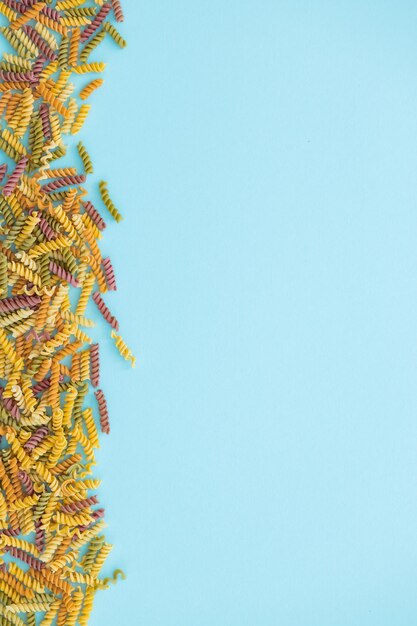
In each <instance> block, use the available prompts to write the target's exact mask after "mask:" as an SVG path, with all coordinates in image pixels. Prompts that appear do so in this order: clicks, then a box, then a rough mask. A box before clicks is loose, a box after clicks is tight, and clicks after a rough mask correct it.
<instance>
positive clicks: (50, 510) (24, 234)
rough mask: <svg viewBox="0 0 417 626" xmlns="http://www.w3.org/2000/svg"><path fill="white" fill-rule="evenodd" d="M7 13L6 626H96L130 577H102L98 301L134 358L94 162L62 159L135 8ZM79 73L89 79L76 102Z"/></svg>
mask: <svg viewBox="0 0 417 626" xmlns="http://www.w3.org/2000/svg"><path fill="white" fill-rule="evenodd" d="M0 13H1V14H3V16H4V17H5V18H6V20H7V22H8V25H7V26H4V27H2V28H1V32H2V34H3V36H4V38H5V39H6V41H7V42H8V44H9V46H10V52H8V53H5V54H4V55H3V58H2V60H1V62H0V112H1V117H2V127H1V130H0V150H1V151H2V153H3V158H2V159H1V160H0V438H1V439H0V625H1V626H3V625H7V626H9V625H11V624H13V625H15V626H22V625H23V624H28V625H31V626H35V625H36V624H43V626H48V625H51V624H55V623H56V624H58V625H61V626H63V625H64V624H65V625H66V626H75V624H80V625H85V624H87V622H88V618H89V615H90V612H91V609H92V605H93V599H94V595H95V593H96V591H97V590H99V589H102V588H105V587H107V586H108V585H109V583H110V582H112V581H113V580H115V579H116V578H117V577H118V576H119V575H123V573H122V572H120V571H116V572H115V573H114V575H113V577H112V579H111V580H110V579H104V580H103V579H100V578H99V573H100V570H101V568H102V565H103V563H104V561H105V559H106V557H107V556H108V554H109V552H110V549H111V546H110V545H109V544H108V543H106V541H105V537H104V535H103V528H104V521H103V515H104V511H103V509H102V508H100V507H99V501H98V499H97V496H96V495H95V493H94V492H95V490H96V489H97V488H98V487H99V481H98V480H96V479H95V478H94V477H93V474H92V468H93V466H94V463H95V450H96V448H97V447H98V446H99V431H100V430H101V431H103V432H104V433H109V431H110V424H109V417H108V410H107V404H106V398H105V396H104V393H103V391H102V390H101V389H100V364H99V361H100V353H99V345H98V344H97V343H94V342H93V341H92V339H91V338H90V337H89V335H88V332H89V328H90V327H92V326H94V322H93V320H92V319H89V318H88V317H87V316H86V308H87V304H88V302H89V301H90V300H91V302H94V305H93V306H96V307H97V309H98V311H100V313H101V315H102V316H103V318H104V320H105V321H106V323H107V324H108V329H109V333H110V334H111V337H112V338H113V340H114V342H115V345H116V348H117V349H118V350H119V352H120V354H121V355H122V356H123V357H124V358H126V359H127V360H129V361H130V362H131V364H132V365H134V363H135V359H134V357H133V355H132V353H131V351H130V349H129V348H128V347H127V345H126V344H125V342H124V341H123V339H122V337H121V336H120V335H119V334H118V330H119V323H118V321H117V319H116V318H115V316H114V315H112V313H111V311H110V310H109V308H108V306H107V304H106V302H105V300H106V296H105V294H106V292H108V291H112V290H115V289H116V279H115V275H114V270H113V266H112V263H111V261H110V259H109V258H103V257H102V255H101V252H100V249H99V245H98V241H99V240H100V239H101V237H102V232H103V230H104V229H105V227H106V223H105V221H104V219H103V217H102V215H101V214H100V212H99V209H98V208H96V207H95V206H94V205H93V203H92V202H91V201H90V200H89V199H88V198H87V192H86V189H85V188H84V187H83V183H85V180H86V176H87V175H88V174H91V173H93V165H92V162H91V158H90V156H89V154H88V152H87V150H86V148H85V146H84V145H83V143H82V142H80V143H78V146H77V148H78V152H79V156H77V157H76V159H77V162H78V163H79V167H70V166H67V165H61V164H59V163H58V161H59V159H61V158H62V157H64V155H65V154H66V152H67V148H66V144H65V142H64V136H65V135H69V134H76V133H78V132H79V131H80V129H81V127H82V125H83V123H84V121H85V119H86V116H87V114H88V112H89V109H90V105H89V104H87V103H86V102H85V100H87V99H88V98H89V97H90V96H91V94H92V93H93V92H94V90H96V89H97V88H98V87H100V86H101V84H102V83H103V81H102V79H101V78H97V76H96V74H97V73H98V72H102V71H103V69H104V63H102V62H101V61H91V59H90V55H91V54H92V53H93V51H94V50H95V48H96V47H97V46H98V44H100V42H102V41H103V40H104V39H105V38H109V37H110V38H111V39H113V40H114V41H115V42H116V43H117V44H118V45H119V46H121V47H124V46H125V41H124V39H123V38H122V36H121V35H120V34H119V32H118V30H117V29H116V27H115V25H114V24H113V23H112V22H114V21H117V22H121V21H123V11H122V7H121V5H120V2H119V0H111V1H109V2H104V1H99V0H96V1H95V2H91V1H89V2H84V1H83V0H60V1H58V2H37V1H33V0H0ZM74 74H75V75H85V76H86V79H85V83H84V84H83V85H82V88H81V91H80V92H79V94H78V96H74V90H75V85H74V84H73V83H72V82H71V76H73V75H74ZM91 75H92V76H91ZM88 77H89V78H88ZM73 80H74V79H73ZM78 80H84V79H83V77H81V79H78ZM74 150H75V148H74ZM98 188H99V192H100V194H101V199H102V203H103V208H104V207H106V210H107V212H108V214H109V217H110V218H111V219H114V220H116V221H119V220H120V219H121V215H120V213H119V212H118V210H117V209H116V207H115V205H114V204H113V202H112V200H111V198H110V195H109V191H108V188H107V185H106V183H105V182H104V181H101V182H100V183H99V185H98ZM103 296H104V297H103ZM93 391H94V395H95V399H94V395H93V393H92V392H93ZM90 397H91V398H92V402H91V404H92V406H88V404H89V398H90Z"/></svg>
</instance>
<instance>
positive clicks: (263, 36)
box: [80, 0, 417, 626]
mask: <svg viewBox="0 0 417 626" xmlns="http://www.w3.org/2000/svg"><path fill="white" fill-rule="evenodd" d="M124 7H125V13H126V23H125V24H124V25H122V27H121V31H122V32H123V34H124V35H125V36H126V38H127V39H128V41H129V45H128V48H127V49H126V50H124V51H119V50H117V49H115V47H114V46H111V45H110V44H108V48H107V51H102V52H99V51H97V53H96V54H95V56H94V58H96V59H102V58H104V57H107V58H106V60H108V67H107V73H106V84H105V86H104V88H103V89H102V90H101V92H100V93H97V94H95V95H94V96H93V97H92V98H91V103H93V104H94V109H93V111H92V112H91V117H90V119H89V120H88V122H87V124H86V126H85V128H84V129H83V131H82V132H81V134H80V137H82V139H83V141H84V142H85V144H86V146H87V148H88V149H89V150H90V152H91V154H92V157H93V159H94V163H95V166H96V172H97V174H98V177H104V178H107V180H108V181H109V189H110V192H111V194H112V196H113V198H114V200H115V202H116V204H118V205H119V206H120V208H121V210H122V212H123V213H124V215H125V220H124V221H123V222H122V223H121V224H120V225H114V226H113V225H112V226H110V227H109V229H108V231H107V234H106V239H105V242H104V250H105V251H110V252H111V256H112V258H113V260H114V264H115V267H116V271H117V275H118V282H119V289H118V292H117V294H109V296H108V298H107V301H108V303H109V304H110V306H111V308H112V309H113V310H114V312H115V313H117V315H118V316H119V318H120V320H121V330H122V333H123V336H124V337H125V338H126V340H127V341H128V343H129V344H131V346H132V348H133V349H134V351H135V352H136V353H137V355H138V359H139V367H138V368H137V369H136V370H133V371H132V370H129V368H128V366H127V365H126V366H125V365H124V363H123V362H122V361H121V360H120V359H119V360H118V359H117V356H116V354H115V351H114V348H113V347H112V345H111V342H110V340H109V339H108V334H107V329H103V330H102V331H101V332H102V336H103V343H104V353H103V359H102V361H103V386H104V388H105V390H106V392H107V394H108V396H109V405H110V410H111V416H112V436H111V437H110V438H106V439H105V441H104V445H103V448H102V450H101V451H100V454H99V466H98V470H99V474H100V475H101V476H102V477H103V479H104V484H103V487H102V490H101V494H102V501H103V503H104V505H105V507H106V510H107V520H108V522H109V529H108V537H109V539H110V540H111V541H113V542H114V544H115V548H114V552H113V553H112V556H111V558H110V559H109V563H108V565H107V567H106V572H110V571H112V569H113V567H118V566H121V567H123V568H124V569H125V570H126V572H127V574H128V578H127V580H126V581H125V582H122V583H120V584H118V585H117V586H115V587H112V589H111V590H110V591H108V592H106V593H100V594H99V595H98V598H97V602H96V607H95V611H94V613H93V618H92V621H91V624H92V626H99V625H100V626H107V625H108V626H110V625H114V624H120V625H122V624H135V625H136V624H143V625H144V626H214V625H218V626H278V625H282V626H348V625H349V626H353V625H355V626H357V625H360V626H373V625H375V626H385V625H386V626H392V625H393V624H395V625H396V626H410V624H414V623H415V622H416V619H417V601H416V591H415V590H416V584H417V402H416V392H417V347H416V346H417V342H416V339H417V332H416V331H417V327H416V321H417V245H416V244H417V211H416V195H417V177H416V166H417V106H416V104H417V43H416V42H417V5H416V3H415V2H414V0H413V1H412V0H403V1H402V2H397V1H396V0H390V1H388V0H378V2H376V1H375V0H338V1H337V2H334V0H320V1H316V2H312V1H311V0H310V1H308V0H281V1H280V0H239V1H237V0H226V1H225V0H211V1H210V2H204V1H202V0H197V1H196V0H177V1H175V2H174V1H172V0H157V1H156V2H155V1H152V2H151V1H144V0H141V1H140V2H138V1H137V0H125V2H124ZM104 52H105V54H104Z"/></svg>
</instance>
